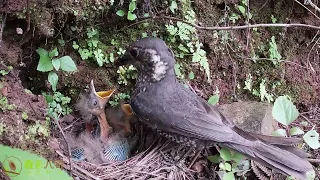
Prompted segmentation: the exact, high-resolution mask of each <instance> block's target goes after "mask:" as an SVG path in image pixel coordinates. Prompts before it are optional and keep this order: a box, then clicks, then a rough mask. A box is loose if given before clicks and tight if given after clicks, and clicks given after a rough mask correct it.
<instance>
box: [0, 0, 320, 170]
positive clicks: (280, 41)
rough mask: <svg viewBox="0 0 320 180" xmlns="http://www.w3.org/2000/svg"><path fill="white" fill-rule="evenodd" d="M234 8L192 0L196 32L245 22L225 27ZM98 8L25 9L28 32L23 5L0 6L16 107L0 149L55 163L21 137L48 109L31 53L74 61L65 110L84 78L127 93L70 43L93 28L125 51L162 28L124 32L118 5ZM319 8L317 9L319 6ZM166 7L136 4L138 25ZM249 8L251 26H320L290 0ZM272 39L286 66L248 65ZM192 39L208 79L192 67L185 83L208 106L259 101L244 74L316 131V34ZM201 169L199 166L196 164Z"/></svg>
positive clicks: (7, 88) (4, 93) (299, 31)
mask: <svg viewBox="0 0 320 180" xmlns="http://www.w3.org/2000/svg"><path fill="white" fill-rule="evenodd" d="M31 2H32V1H31ZM239 2H240V1H238V0H228V1H220V0H216V1H201V0H196V1H194V3H193V4H192V5H193V8H194V9H195V12H196V15H197V24H198V25H200V26H218V25H219V26H230V25H243V24H245V20H244V18H241V20H239V21H237V22H236V23H235V24H232V22H231V21H229V20H228V17H226V18H225V16H226V13H225V10H226V9H230V12H237V13H239V12H238V11H237V10H236V6H235V5H236V4H239ZM99 3H100V4H103V5H106V4H107V2H105V1H101V2H100V1H95V2H92V4H90V3H89V5H90V6H88V4H86V3H85V2H82V1H81V2H74V3H71V1H68V0H62V1H55V0H53V1H50V2H47V1H45V2H43V3H41V5H39V7H37V8H32V13H34V14H32V16H31V21H30V23H31V24H30V27H31V29H30V30H29V31H27V27H28V21H27V19H26V17H25V16H26V14H25V13H24V12H23V10H24V9H25V8H26V7H27V5H26V4H27V0H0V12H1V13H8V17H7V23H6V26H5V28H4V32H3V41H2V42H0V43H1V44H0V46H1V47H0V62H1V65H0V67H1V70H7V67H8V66H13V68H14V69H13V70H12V71H10V72H9V74H7V75H4V76H0V77H1V86H0V87H1V93H0V95H1V96H0V97H1V98H6V99H7V100H8V104H14V105H15V108H14V109H13V110H9V111H0V117H1V121H0V123H2V124H4V125H5V128H4V132H3V133H2V134H0V142H1V143H2V144H5V145H9V146H12V147H20V148H23V149H30V150H33V151H35V152H37V153H39V154H43V155H45V156H46V157H52V156H54V153H52V152H51V150H50V149H48V148H46V147H48V146H47V144H48V140H49V139H50V138H49V137H44V136H43V135H37V136H35V137H34V138H31V139H30V138H29V139H28V138H27V137H26V134H28V129H29V128H30V126H32V125H34V124H36V123H40V124H41V125H43V126H47V122H46V108H47V104H46V101H45V99H44V97H43V96H42V95H41V94H42V92H44V91H46V92H48V91H50V88H51V87H50V86H48V82H47V74H46V73H42V72H38V71H37V69H36V67H37V64H38V60H39V56H38V55H37V53H36V52H35V50H36V49H37V48H38V47H46V49H48V50H49V49H52V48H54V47H58V49H59V55H69V56H71V57H72V58H73V60H75V61H76V64H77V68H78V71H77V72H75V73H72V74H64V73H61V72H59V73H58V75H59V83H58V90H59V91H60V92H62V93H63V94H64V95H68V96H70V97H71V98H72V104H74V103H75V102H76V101H77V100H78V97H79V94H80V93H81V92H83V90H84V89H85V88H86V87H87V86H88V84H89V82H90V81H91V79H94V82H95V86H96V87H97V89H101V90H105V89H110V88H111V87H117V88H118V91H119V92H126V93H130V92H131V88H132V85H133V84H134V81H132V82H130V84H129V85H128V86H123V85H119V84H118V83H117V78H118V74H117V73H116V71H117V69H116V66H115V65H110V64H109V65H106V66H103V67H98V66H97V65H96V64H95V63H94V62H92V61H84V60H82V59H81V58H80V56H79V54H78V53H77V52H76V51H75V50H74V49H72V42H73V41H75V40H84V39H85V37H86V28H87V27H91V26H95V27H100V28H101V29H103V30H104V31H102V32H101V36H102V39H103V41H104V42H105V43H106V44H107V43H109V42H110V41H111V40H112V39H119V41H120V42H119V44H120V45H121V46H122V47H123V48H125V46H126V45H127V44H128V43H130V42H132V41H133V40H135V39H137V38H138V37H140V36H141V34H142V33H143V32H148V33H151V32H153V30H158V31H159V34H161V33H163V32H164V31H165V29H164V28H163V27H164V24H162V23H163V22H149V23H150V24H151V27H150V29H148V30H145V29H143V24H140V25H139V24H138V25H135V26H132V27H130V28H125V27H126V26H127V25H129V24H132V23H134V22H128V21H126V20H124V18H123V17H118V16H116V15H115V12H116V11H117V10H118V9H119V8H118V7H119V6H120V5H121V4H117V3H115V6H114V7H113V6H112V7H110V8H109V7H108V5H106V6H107V7H108V8H107V9H106V10H101V11H100V10H99V9H98V8H97V9H94V8H95V7H99ZM128 4H129V3H128V2H124V7H126V8H127V6H128ZM318 6H320V4H319V3H318ZM31 7H35V6H34V5H33V6H31ZM167 7H168V6H167V5H166V4H164V3H161V4H160V3H159V2H158V3H156V2H153V1H150V2H149V1H148V3H144V4H143V5H138V10H137V11H138V12H137V15H138V18H141V17H142V16H143V14H145V13H146V12H150V14H158V15H159V16H160V15H166V16H169V15H170V16H171V15H172V14H170V10H168V8H167ZM90 8H91V9H90ZM92 8H93V9H92ZM165 8H166V9H165ZM309 8H310V7H309ZM163 9H164V10H163ZM250 9H251V13H252V16H253V18H252V19H251V20H250V23H252V24H254V23H270V22H271V16H272V15H274V17H276V18H277V22H279V23H305V24H311V25H314V26H320V20H319V19H318V18H317V17H315V16H314V15H313V14H311V13H310V12H309V11H307V10H306V9H305V8H303V7H302V6H301V5H299V4H297V3H295V2H294V1H291V0H281V1H273V0H269V1H264V0H257V1H252V2H250ZM37 10H39V11H37ZM76 12H77V13H76ZM230 12H229V13H230ZM37 13H38V14H37ZM229 15H230V14H229ZM21 16H22V17H21ZM318 16H319V12H318ZM39 17H40V18H39ZM41 17H43V18H41ZM17 27H19V28H21V29H22V30H23V31H24V34H23V35H19V34H17V33H16V28H17ZM74 27H77V28H78V29H77V30H76V31H71V30H70V29H71V28H74ZM53 30H54V31H53ZM52 33H53V34H54V35H53V34H52ZM271 36H275V38H276V42H277V46H278V49H279V52H280V54H281V55H282V59H283V60H285V61H283V62H281V63H280V64H279V65H278V66H274V65H273V63H272V61H268V60H258V61H254V60H253V59H252V58H250V57H252V56H251V54H252V52H255V53H256V55H258V56H259V58H268V49H263V48H262V47H267V46H268V43H269V41H270V38H271ZM198 37H199V39H200V41H201V42H202V43H203V45H204V49H205V51H206V52H207V58H208V62H209V64H210V69H211V79H212V83H211V84H210V83H207V82H204V80H205V79H207V77H206V75H205V73H204V72H203V71H201V70H199V69H200V68H199V66H198V65H197V64H192V65H191V68H192V70H193V72H194V74H195V79H194V80H190V81H189V83H190V85H191V86H192V87H193V89H194V90H195V91H196V92H197V94H198V95H199V96H202V97H203V98H205V99H208V98H209V97H210V96H211V95H213V94H215V92H216V90H217V89H218V90H219V96H220V99H219V104H226V103H231V102H235V101H259V100H260V98H259V97H257V96H254V95H253V94H252V93H251V92H249V91H247V90H244V89H243V87H244V82H245V80H246V78H247V76H248V74H251V75H252V80H253V87H255V88H258V87H259V83H260V82H261V80H262V79H266V82H267V86H266V87H267V91H269V92H272V93H273V94H274V95H275V97H277V96H280V95H289V96H290V97H291V98H292V99H293V100H294V102H295V104H296V105H297V106H298V108H299V111H300V112H306V113H305V114H304V115H305V117H306V119H307V121H308V122H309V123H308V125H307V126H304V127H302V128H303V129H304V130H306V131H307V130H310V129H311V128H312V127H314V128H315V129H317V130H318V132H320V122H319V119H320V76H319V74H320V56H319V51H320V45H319V38H320V36H319V34H317V32H316V31H315V30H312V29H304V28H259V29H258V30H257V31H254V30H250V31H248V30H234V31H220V32H218V31H204V30H203V31H199V32H198ZM223 37H228V38H227V39H224V38H223ZM58 39H63V40H64V42H65V45H64V46H59V44H58ZM85 43H86V42H85ZM108 48H109V49H112V50H114V51H117V50H116V49H115V47H113V46H110V47H107V48H106V49H108ZM115 54H116V53H115ZM247 57H249V58H247ZM276 82H280V85H279V86H277V87H275V88H272V84H273V83H276ZM25 89H28V90H31V92H28V91H26V90H25ZM23 113H27V115H28V118H27V119H26V120H24V119H23V118H22V114H23ZM306 119H304V118H301V119H299V120H298V121H297V122H295V123H294V125H299V123H300V122H302V121H306ZM0 125H1V124H0ZM299 126H300V125H299ZM0 129H1V128H0ZM51 130H52V133H51V134H57V133H58V131H57V129H56V128H54V129H51ZM309 151H310V152H311V153H312V158H313V159H319V158H320V151H319V150H309ZM201 163H202V161H199V162H197V164H201ZM0 173H1V172H0Z"/></svg>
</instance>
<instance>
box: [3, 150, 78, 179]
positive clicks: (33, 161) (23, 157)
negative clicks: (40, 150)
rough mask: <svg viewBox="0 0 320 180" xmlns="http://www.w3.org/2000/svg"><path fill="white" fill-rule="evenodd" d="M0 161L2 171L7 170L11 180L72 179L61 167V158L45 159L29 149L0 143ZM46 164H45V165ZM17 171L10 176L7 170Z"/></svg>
mask: <svg viewBox="0 0 320 180" xmlns="http://www.w3.org/2000/svg"><path fill="white" fill-rule="evenodd" d="M0 151H1V153H0V161H1V162H2V168H3V169H4V170H5V171H3V172H8V175H9V177H10V179H12V180H26V179H33V180H43V179H46V180H55V179H60V180H72V179H73V178H72V177H70V176H69V175H68V174H67V173H66V172H65V171H64V170H63V169H62V166H61V165H63V164H62V163H63V161H62V160H55V161H51V160H47V159H45V158H43V157H41V156H38V155H36V154H34V153H31V152H29V151H25V150H21V149H17V148H11V147H9V146H4V145H0ZM46 165H47V166H46ZM10 171H11V172H16V173H17V172H19V171H20V172H19V174H17V175H14V176H12V175H13V174H12V173H9V172H10Z"/></svg>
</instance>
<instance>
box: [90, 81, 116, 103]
mask: <svg viewBox="0 0 320 180" xmlns="http://www.w3.org/2000/svg"><path fill="white" fill-rule="evenodd" d="M90 90H91V92H92V93H93V94H94V95H95V96H96V97H98V100H99V104H100V105H103V106H104V105H105V104H106V103H107V102H108V101H109V99H110V97H111V96H112V94H113V93H114V92H115V91H116V90H117V89H116V88H113V89H111V90H107V91H98V92H96V89H95V87H94V84H93V80H91V82H90Z"/></svg>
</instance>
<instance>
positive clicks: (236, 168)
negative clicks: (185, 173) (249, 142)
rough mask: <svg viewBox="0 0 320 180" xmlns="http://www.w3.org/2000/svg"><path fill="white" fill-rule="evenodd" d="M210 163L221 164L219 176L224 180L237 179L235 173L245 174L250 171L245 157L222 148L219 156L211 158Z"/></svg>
mask: <svg viewBox="0 0 320 180" xmlns="http://www.w3.org/2000/svg"><path fill="white" fill-rule="evenodd" d="M208 159H209V161H211V162H212V163H216V164H219V169H220V170H219V171H218V172H217V173H218V175H219V176H220V177H221V179H223V180H229V179H235V178H234V174H235V173H243V172H246V171H248V170H249V169H250V166H249V162H248V160H243V155H242V154H240V153H238V152H236V151H233V150H230V149H228V148H224V147H223V148H221V149H220V151H219V154H216V155H213V156H209V157H208Z"/></svg>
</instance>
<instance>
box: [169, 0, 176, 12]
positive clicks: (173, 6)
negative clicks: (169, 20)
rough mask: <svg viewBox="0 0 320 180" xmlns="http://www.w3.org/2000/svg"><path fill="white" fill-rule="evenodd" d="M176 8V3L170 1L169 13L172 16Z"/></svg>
mask: <svg viewBox="0 0 320 180" xmlns="http://www.w3.org/2000/svg"><path fill="white" fill-rule="evenodd" d="M177 8H178V4H177V2H176V1H172V2H171V5H170V11H171V12H172V13H173V14H174V11H175V10H176V9H177Z"/></svg>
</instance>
